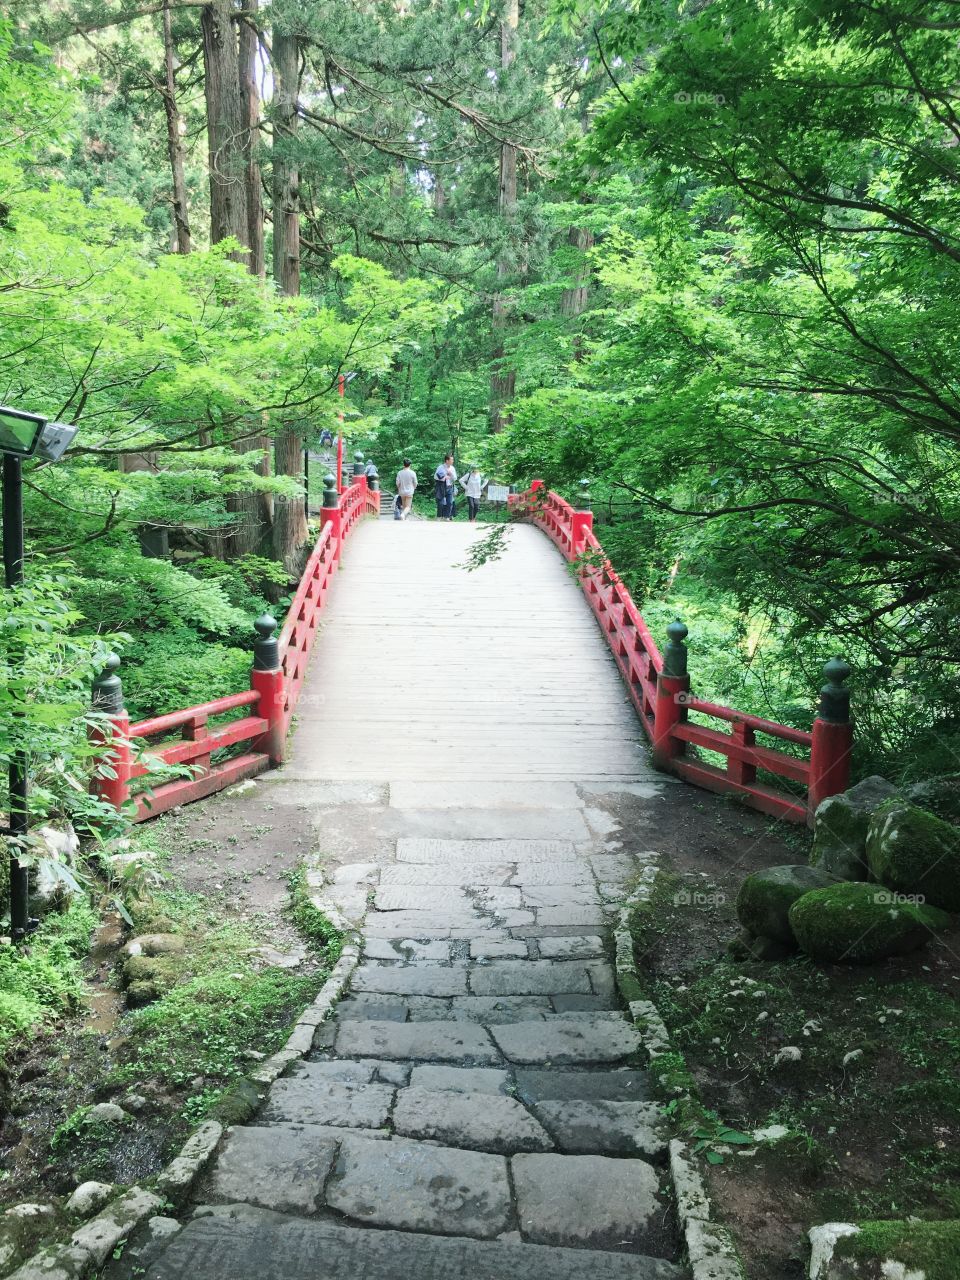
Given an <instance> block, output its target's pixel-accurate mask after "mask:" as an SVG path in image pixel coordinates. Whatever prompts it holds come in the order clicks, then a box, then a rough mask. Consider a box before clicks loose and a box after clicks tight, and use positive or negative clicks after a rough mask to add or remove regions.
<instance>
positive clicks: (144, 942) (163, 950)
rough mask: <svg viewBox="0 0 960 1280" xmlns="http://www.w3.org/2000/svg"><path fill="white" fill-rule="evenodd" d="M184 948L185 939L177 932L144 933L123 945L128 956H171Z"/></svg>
mask: <svg viewBox="0 0 960 1280" xmlns="http://www.w3.org/2000/svg"><path fill="white" fill-rule="evenodd" d="M186 949H187V941H186V939H185V938H184V937H182V936H181V935H180V934H179V933H144V934H141V935H140V937H138V938H131V939H130V941H129V942H128V943H127V945H126V946H125V947H124V951H125V952H126V954H127V955H128V956H172V955H180V954H181V953H182V952H184V951H186Z"/></svg>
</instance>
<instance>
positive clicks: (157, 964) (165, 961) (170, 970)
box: [121, 956, 177, 991]
mask: <svg viewBox="0 0 960 1280" xmlns="http://www.w3.org/2000/svg"><path fill="white" fill-rule="evenodd" d="M121 973H122V975H123V981H124V984H125V985H126V986H130V985H131V984H132V983H134V982H151V983H153V985H154V986H155V987H156V988H157V990H158V991H166V990H167V989H168V988H170V987H172V986H173V984H174V983H175V982H176V980H177V965H176V962H175V961H174V960H173V958H172V957H170V956H130V957H128V958H127V959H126V960H125V961H124V962H123V969H122V970H121Z"/></svg>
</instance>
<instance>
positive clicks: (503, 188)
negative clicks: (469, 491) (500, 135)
mask: <svg viewBox="0 0 960 1280" xmlns="http://www.w3.org/2000/svg"><path fill="white" fill-rule="evenodd" d="M519 25H520V3H519V0H508V3H507V5H506V8H505V10H504V15H503V19H502V21H501V23H500V67H501V70H502V71H508V70H509V69H510V67H511V66H512V65H513V61H514V59H515V57H516V36H517V28H518V27H519ZM516 205H517V149H516V147H512V146H511V145H510V144H509V143H508V142H504V143H501V145H500V186H499V192H498V195H497V210H498V212H499V214H500V217H501V218H503V219H504V220H505V221H508V222H509V221H512V219H513V216H514V213H515V211H516ZM511 259H512V255H511V254H510V252H509V250H505V251H504V252H503V253H501V255H500V259H499V261H498V262H497V284H498V286H502V285H503V282H504V281H505V280H506V279H507V277H508V276H509V275H510V274H511V271H512V266H513V264H512V260H511ZM491 321H492V326H493V362H494V369H493V373H492V374H491V377H490V430H491V431H493V432H498V431H502V430H503V426H504V422H505V421H506V419H505V417H504V415H503V406H504V404H506V403H507V402H508V401H509V400H512V399H513V395H514V391H515V389H516V384H517V375H516V371H515V370H514V369H507V368H504V365H503V359H504V331H505V329H506V328H507V325H508V322H509V318H508V314H507V305H506V302H505V299H504V296H503V292H502V287H498V289H497V292H496V293H495V294H494V295H493V307H492V316H491Z"/></svg>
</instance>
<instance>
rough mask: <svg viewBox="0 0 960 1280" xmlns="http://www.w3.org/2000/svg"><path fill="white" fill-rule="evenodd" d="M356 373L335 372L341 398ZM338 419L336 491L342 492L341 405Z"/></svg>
mask: <svg viewBox="0 0 960 1280" xmlns="http://www.w3.org/2000/svg"><path fill="white" fill-rule="evenodd" d="M356 376H357V375H356V374H355V373H338V374H337V394H338V395H339V396H340V399H341V400H342V399H343V397H344V396H345V395H346V394H347V383H348V382H352V381H353V380H354V378H355V377H356ZM337 417H338V418H339V419H340V434H339V435H338V436H337V493H343V491H344V489H345V488H346V487H347V486H346V485H345V484H344V483H343V405H342V404H341V406H340V412H339V413H338V414H337Z"/></svg>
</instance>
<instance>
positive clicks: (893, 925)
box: [790, 881, 950, 964]
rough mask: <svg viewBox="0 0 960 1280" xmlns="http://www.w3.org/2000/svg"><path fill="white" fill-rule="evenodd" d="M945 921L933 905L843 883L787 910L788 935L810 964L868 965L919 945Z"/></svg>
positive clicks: (881, 889) (876, 888)
mask: <svg viewBox="0 0 960 1280" xmlns="http://www.w3.org/2000/svg"><path fill="white" fill-rule="evenodd" d="M949 923H950V921H949V917H948V916H947V915H946V914H945V913H944V912H942V911H938V910H937V909H936V908H935V907H927V906H921V905H919V904H917V903H914V902H907V901H904V900H903V899H902V898H901V897H900V896H898V895H897V894H895V893H891V892H890V890H888V889H885V888H884V887H883V886H882V885H876V884H864V883H863V882H862V881H858V882H852V881H847V882H845V883H842V884H834V885H830V886H829V888H826V889H814V890H813V891H812V892H811V893H805V894H804V895H803V897H802V898H798V899H797V901H796V902H794V904H793V906H792V907H791V908H790V925H791V928H792V929H793V933H794V936H795V938H796V940H797V942H798V943H799V944H800V949H801V950H802V951H805V952H806V954H807V955H808V956H811V957H812V958H813V959H814V960H821V961H830V962H834V963H839V962H841V961H843V962H845V963H848V964H872V963H875V962H876V961H878V960H885V959H886V958H887V957H888V956H899V955H905V954H906V953H907V952H910V951H916V950H917V948H918V947H922V946H923V945H924V943H926V942H927V941H928V940H929V939H930V937H931V936H932V935H933V934H934V933H935V932H936V931H937V930H938V929H942V928H944V927H945V926H946V925H948V924H949Z"/></svg>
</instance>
